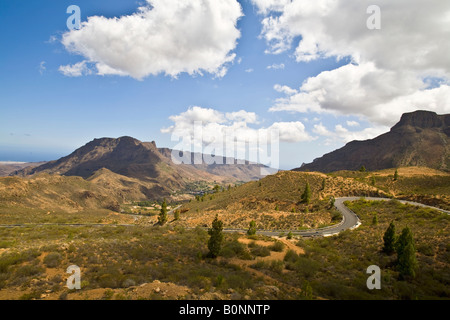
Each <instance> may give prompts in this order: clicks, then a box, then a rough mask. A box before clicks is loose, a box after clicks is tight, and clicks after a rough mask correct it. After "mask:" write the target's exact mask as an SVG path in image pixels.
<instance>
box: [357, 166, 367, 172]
mask: <svg viewBox="0 0 450 320" xmlns="http://www.w3.org/2000/svg"><path fill="white" fill-rule="evenodd" d="M366 171H367V170H366V167H365V166H362V167H361V168H360V169H359V172H366Z"/></svg>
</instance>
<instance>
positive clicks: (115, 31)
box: [60, 0, 243, 79]
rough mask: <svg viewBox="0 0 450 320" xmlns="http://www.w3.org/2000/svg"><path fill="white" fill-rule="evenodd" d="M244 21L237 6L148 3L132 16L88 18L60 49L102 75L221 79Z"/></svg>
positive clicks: (174, 0) (196, 1) (198, 0)
mask: <svg viewBox="0 0 450 320" xmlns="http://www.w3.org/2000/svg"><path fill="white" fill-rule="evenodd" d="M242 15H243V13H242V9H241V6H240V4H239V3H238V2H237V1H236V0H221V1H216V0H191V1H184V0H146V2H145V4H144V5H143V6H142V7H140V8H139V9H138V11H137V12H136V13H134V14H131V15H126V16H121V17H115V18H106V17H103V16H91V17H89V18H88V20H87V21H86V22H83V23H82V25H81V29H80V30H72V31H69V32H66V33H64V34H63V36H62V44H63V45H64V46H65V48H66V49H67V50H68V51H69V52H72V53H75V54H78V55H81V56H83V57H84V61H87V62H89V63H90V64H92V65H93V66H95V69H96V72H97V74H99V75H121V76H131V77H133V78H136V79H143V78H145V77H147V76H149V75H158V74H161V73H163V74H166V75H170V76H172V77H176V76H177V75H179V74H181V73H188V74H190V75H193V74H202V73H204V72H206V73H210V74H213V75H215V76H217V77H222V76H224V75H225V74H226V72H227V66H228V65H229V63H231V62H233V61H234V59H235V57H236V54H235V53H233V50H234V49H235V48H236V45H237V40H238V39H239V38H240V35H241V34H240V31H239V30H238V29H237V21H238V19H239V18H240V17H242ZM71 67H72V68H73V66H62V67H61V69H60V70H61V72H63V70H67V69H70V68H71ZM63 73H64V72H63ZM64 74H66V73H64ZM69 74H70V72H69Z"/></svg>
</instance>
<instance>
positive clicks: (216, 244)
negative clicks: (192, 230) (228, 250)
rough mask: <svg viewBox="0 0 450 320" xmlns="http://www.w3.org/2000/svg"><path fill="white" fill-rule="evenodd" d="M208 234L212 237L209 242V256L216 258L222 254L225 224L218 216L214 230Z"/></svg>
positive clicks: (213, 226)
mask: <svg viewBox="0 0 450 320" xmlns="http://www.w3.org/2000/svg"><path fill="white" fill-rule="evenodd" d="M208 234H209V236H210V238H209V241H208V249H209V256H210V257H211V258H216V257H217V256H218V255H219V253H220V250H221V248H222V242H223V222H222V221H221V220H219V216H218V215H216V218H215V219H214V221H213V223H212V228H210V229H209V230H208Z"/></svg>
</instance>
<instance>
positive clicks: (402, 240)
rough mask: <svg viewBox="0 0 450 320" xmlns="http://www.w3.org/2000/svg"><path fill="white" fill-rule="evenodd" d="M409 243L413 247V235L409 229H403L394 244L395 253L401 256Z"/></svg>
mask: <svg viewBox="0 0 450 320" xmlns="http://www.w3.org/2000/svg"><path fill="white" fill-rule="evenodd" d="M410 243H411V244H412V245H413V246H414V238H413V234H412V232H411V229H409V227H405V228H404V229H403V230H402V233H401V235H400V237H398V239H397V241H396V243H395V250H396V251H397V254H398V256H401V255H402V254H403V251H404V250H405V248H406V246H408V244H410Z"/></svg>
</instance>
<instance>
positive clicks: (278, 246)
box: [269, 241, 284, 252]
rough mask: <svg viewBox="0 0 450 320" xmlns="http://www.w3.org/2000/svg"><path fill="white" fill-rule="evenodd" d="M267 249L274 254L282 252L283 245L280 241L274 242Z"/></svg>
mask: <svg viewBox="0 0 450 320" xmlns="http://www.w3.org/2000/svg"><path fill="white" fill-rule="evenodd" d="M269 249H270V250H271V251H275V252H282V251H283V250H284V244H283V243H282V242H281V241H276V242H275V243H274V244H273V245H271V246H270V247H269Z"/></svg>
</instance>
